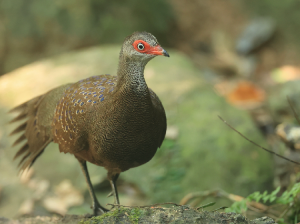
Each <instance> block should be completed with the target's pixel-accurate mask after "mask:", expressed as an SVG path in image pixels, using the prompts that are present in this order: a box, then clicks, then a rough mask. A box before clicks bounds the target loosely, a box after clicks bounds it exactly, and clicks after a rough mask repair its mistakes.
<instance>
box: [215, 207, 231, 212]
mask: <svg viewBox="0 0 300 224" xmlns="http://www.w3.org/2000/svg"><path fill="white" fill-rule="evenodd" d="M226 208H228V207H226V206H223V207H220V208H217V209H215V210H212V211H211V212H216V211H219V210H221V209H226Z"/></svg>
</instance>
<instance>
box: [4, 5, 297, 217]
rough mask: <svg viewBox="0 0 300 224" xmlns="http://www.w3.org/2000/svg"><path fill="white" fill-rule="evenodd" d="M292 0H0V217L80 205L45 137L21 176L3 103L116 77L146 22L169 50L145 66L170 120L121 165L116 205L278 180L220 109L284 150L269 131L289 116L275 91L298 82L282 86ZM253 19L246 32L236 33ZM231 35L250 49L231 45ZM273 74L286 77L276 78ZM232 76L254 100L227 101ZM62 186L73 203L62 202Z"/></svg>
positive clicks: (292, 47) (96, 176)
mask: <svg viewBox="0 0 300 224" xmlns="http://www.w3.org/2000/svg"><path fill="white" fill-rule="evenodd" d="M298 5H299V1H296V0H288V1H271V0H268V1H267V0H266V1H259V0H255V1H246V0H243V1H241V0H230V1H223V0H212V1H206V0H189V1H181V0H151V1H150V0H145V1H138V0H122V1H121V0H118V1H104V0H86V1H79V0H65V1H59V0H43V1H40V0H28V1H22V0H15V1H9V0H0V75H2V76H0V216H5V217H8V218H12V217H17V216H22V215H25V216H26V215H49V214H53V213H55V214H66V213H69V214H84V213H88V212H90V208H89V207H90V199H89V195H88V192H87V187H86V184H85V182H84V178H83V175H82V173H81V171H80V168H79V166H78V164H77V161H76V160H75V159H74V158H73V156H72V155H65V154H59V151H58V147H57V145H55V144H51V145H50V146H49V147H48V148H47V149H46V150H45V152H44V154H43V155H42V156H41V157H40V158H39V159H38V160H37V162H36V163H35V165H34V166H33V169H32V171H31V173H29V174H28V175H27V176H25V177H23V179H19V177H18V176H17V162H13V156H14V154H15V152H16V150H17V148H16V147H14V148H12V147H11V146H10V145H11V143H12V142H13V139H14V138H11V137H9V132H10V131H11V130H12V128H13V127H11V126H8V125H7V123H8V121H9V119H11V117H12V115H9V114H7V111H8V110H9V109H10V108H12V107H13V106H16V105H18V104H19V103H22V102H24V101H26V100H29V99H30V98H32V97H34V96H36V95H38V94H42V93H43V92H45V91H47V90H48V89H51V88H54V87H55V86H58V85H61V84H64V83H67V82H75V81H76V80H79V79H81V78H84V77H88V76H91V75H95V74H113V75H115V74H116V69H117V67H116V66H117V62H118V61H117V60H118V52H119V50H120V47H121V44H122V41H123V40H124V38H125V37H126V36H128V35H130V34H131V33H132V32H134V31H148V32H151V33H152V34H153V35H155V36H156V37H157V39H158V41H159V42H160V44H161V45H162V46H163V47H164V48H166V49H167V50H168V52H169V53H170V56H171V57H170V58H168V59H167V58H160V57H159V58H155V59H154V60H153V61H151V62H150V63H149V65H148V66H147V68H146V71H145V76H146V79H147V83H148V86H149V87H150V88H152V89H153V90H154V91H155V92H156V93H157V95H158V96H159V97H160V99H161V100H162V102H163V104H164V106H165V108H166V112H167V117H168V126H169V127H170V128H169V130H168V131H169V134H168V136H167V138H166V140H165V141H164V143H163V145H162V147H161V149H159V150H158V152H157V154H156V156H155V157H154V159H153V160H152V161H150V162H149V163H147V164H145V165H143V166H141V167H138V168H134V169H132V170H129V171H127V172H125V173H122V174H121V178H120V180H119V185H120V186H119V188H120V194H121V204H125V205H144V204H147V203H158V202H167V201H172V202H176V203H179V202H180V201H181V199H183V198H184V197H185V196H186V195H187V194H189V193H192V192H201V191H206V190H214V189H222V190H224V191H226V192H229V193H232V194H236V195H240V196H243V197H245V196H247V195H249V194H250V193H252V192H254V191H264V190H272V189H274V187H277V186H282V187H287V186H288V185H289V184H290V183H291V182H293V181H295V178H294V179H293V178H290V175H291V173H289V172H287V171H286V170H285V168H282V166H281V168H280V169H279V168H278V166H277V165H278V162H277V160H276V161H275V160H274V158H273V157H272V156H271V155H270V154H268V153H266V152H265V151H263V150H261V149H258V148H256V147H255V146H253V145H252V144H250V143H249V142H247V141H246V140H244V139H243V138H241V137H240V136H239V135H237V134H236V133H235V132H234V131H232V130H230V129H229V128H228V127H226V125H225V124H224V123H222V121H221V120H219V118H218V115H220V116H222V117H223V118H224V119H226V120H227V121H228V122H229V123H230V124H231V125H233V126H234V127H235V128H236V129H238V130H239V131H240V132H242V133H244V134H245V135H246V136H247V137H249V138H250V139H252V140H253V141H255V142H257V143H258V144H261V145H263V146H266V147H271V148H272V149H273V150H274V147H275V146H276V147H275V148H276V149H277V148H279V149H278V150H279V151H280V152H282V153H285V155H286V154H288V152H285V151H284V147H283V143H281V142H280V141H278V140H273V138H275V135H274V131H275V126H276V125H277V124H278V123H281V122H283V121H290V122H294V118H293V116H292V114H291V112H290V111H289V108H288V103H287V102H286V100H285V97H286V95H289V96H291V97H292V98H295V99H296V98H297V96H298V92H297V91H298V90H297V88H290V87H289V85H295V84H291V83H296V81H295V80H296V79H298V76H297V75H299V71H300V70H298V69H299V68H298V66H299V52H300V51H299V50H300V48H299V46H300V45H299V41H298V36H299V35H298V33H299V29H298V27H299V23H300V22H299V21H300V14H299V12H298V10H297V9H298ZM287 14H288V16H287ZM257 18H258V19H261V18H263V19H266V20H267V21H271V22H270V23H264V22H261V21H262V20H257ZM257 21H259V22H257ZM251 24H254V31H253V29H252V33H251V32H250V34H249V35H246V36H247V38H248V39H247V38H245V35H244V36H243V35H242V34H243V32H245V30H246V29H247V27H248V26H249V25H251ZM262 24H267V25H265V26H263V25H262ZM270 24H271V25H270ZM250 31H251V30H250ZM257 34H258V36H259V37H257ZM243 38H244V39H243ZM251 38H252V39H251ZM255 38H256V39H255ZM239 41H242V43H246V44H248V45H249V46H250V47H249V49H251V50H249V51H247V52H246V53H245V51H243V52H239V50H238V47H237V45H238V43H239ZM248 45H247V46H248ZM284 66H290V67H288V68H289V69H290V70H284V69H282V68H283V67H284ZM284 68H285V67H284ZM275 71H277V73H276V72H275ZM278 71H279V72H278ZM286 72H287V73H286ZM293 72H294V73H295V74H296V75H295V74H294V73H293ZM275 73H276V74H279V75H282V77H286V76H285V75H286V74H287V75H290V74H291V73H293V74H294V76H293V77H296V78H294V79H293V81H290V80H285V79H284V78H283V79H284V80H283V81H282V80H281V81H278V79H277V78H276V77H277V76H276V77H275V76H274V75H273V74H275ZM241 80H242V81H247V82H249V83H253V85H255V86H258V87H259V88H260V90H259V91H260V92H262V93H263V94H262V95H263V97H262V99H260V100H258V102H256V101H255V100H254V101H255V102H254V101H253V100H252V98H251V99H250V101H251V102H250V103H252V104H255V105H254V106H253V105H252V104H251V105H250V106H249V105H248V104H247V103H248V101H247V99H246V100H244V99H242V100H241V101H243V102H240V101H238V102H236V101H234V100H233V98H234V99H235V97H233V95H232V94H233V92H234V91H233V90H234V89H235V88H237V87H236V85H238V83H239V82H240V81H241ZM260 92H259V93H260ZM231 93H232V94H231ZM251 94H252V93H251ZM251 97H252V95H251ZM279 99H280V100H279ZM244 101H247V102H244ZM252 101H253V102H254V103H253V102H252ZM241 104H242V106H241ZM244 104H247V105H244ZM90 169H91V171H90V172H91V177H92V181H93V183H94V184H95V186H96V189H97V194H98V199H99V201H100V203H101V202H102V204H106V203H111V202H112V198H108V199H107V198H106V197H105V196H106V195H107V194H108V193H109V191H110V189H109V186H108V183H107V182H106V181H105V176H106V172H105V170H104V169H103V168H101V167H96V166H93V165H90ZM295 173H296V172H294V171H293V172H292V174H293V175H295ZM283 175H284V178H283ZM283 179H285V180H286V181H285V182H284V181H283ZM65 180H67V184H66V182H64V181H65ZM292 180H293V181H292ZM68 181H69V182H68ZM62 183H65V185H63V184H62ZM64 187H65V188H66V189H67V190H65V191H64V190H63V189H65V188H64ZM68 195H69V197H71V198H76V200H77V201H76V200H75V202H74V201H73V202H69V201H68V200H69V199H68ZM64 198H65V199H64ZM83 198H84V200H83ZM210 201H217V204H216V205H215V207H216V208H217V207H222V206H230V204H231V203H232V202H231V201H230V200H228V199H224V198H222V199H219V198H210V199H207V200H206V201H201V202H200V201H199V202H197V203H194V204H193V205H194V206H196V205H200V204H203V203H206V202H210ZM51 203H52V204H51ZM49 204H50V205H49ZM60 206H61V207H60ZM55 208H56V209H55ZM252 215H253V214H252ZM259 215H260V214H258V215H257V216H259Z"/></svg>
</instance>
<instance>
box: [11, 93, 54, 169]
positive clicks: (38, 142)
mask: <svg viewBox="0 0 300 224" xmlns="http://www.w3.org/2000/svg"><path fill="white" fill-rule="evenodd" d="M43 98H44V95H41V96H38V97H36V98H34V99H32V100H30V101H27V102H25V103H23V104H21V105H19V106H17V107H15V108H13V109H12V110H10V111H9V112H17V113H19V114H18V115H17V116H16V117H15V118H14V119H12V120H11V121H10V123H14V122H17V121H21V120H23V119H26V121H25V122H23V123H21V124H20V125H19V126H18V127H17V128H15V129H14V130H13V131H12V132H11V133H10V135H15V134H17V133H20V132H23V133H22V134H21V135H20V136H19V137H18V139H17V140H15V142H14V143H13V146H15V145H17V144H19V143H21V142H23V141H25V140H27V141H26V142H25V143H24V145H22V147H21V148H20V149H19V150H18V151H17V153H16V155H15V157H14V159H16V158H19V157H20V156H21V157H22V158H21V160H20V162H19V167H20V172H22V171H24V170H25V169H27V168H29V167H30V166H32V164H33V163H34V162H35V160H36V159H37V158H38V156H39V155H41V154H42V152H43V151H44V149H45V148H46V146H47V145H48V144H49V143H50V142H51V141H52V138H51V136H49V133H47V132H45V130H44V128H43V127H42V126H39V124H38V123H37V120H38V110H39V105H40V102H41V101H42V100H43Z"/></svg>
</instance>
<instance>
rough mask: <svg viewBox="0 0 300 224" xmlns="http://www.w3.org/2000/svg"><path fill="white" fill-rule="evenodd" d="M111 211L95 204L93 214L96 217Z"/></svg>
mask: <svg viewBox="0 0 300 224" xmlns="http://www.w3.org/2000/svg"><path fill="white" fill-rule="evenodd" d="M108 211H109V210H108V209H106V208H104V207H102V206H101V205H100V204H99V203H95V204H94V206H93V212H94V214H93V215H94V216H98V215H103V214H104V213H105V212H108Z"/></svg>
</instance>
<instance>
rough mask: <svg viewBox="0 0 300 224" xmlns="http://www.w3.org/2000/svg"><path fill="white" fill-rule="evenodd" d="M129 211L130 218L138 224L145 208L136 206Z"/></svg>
mask: <svg viewBox="0 0 300 224" xmlns="http://www.w3.org/2000/svg"><path fill="white" fill-rule="evenodd" d="M128 211H129V212H130V213H129V217H128V218H129V220H130V221H131V222H132V223H134V224H137V223H138V222H139V220H140V218H141V216H143V215H144V212H145V211H144V210H141V209H139V208H134V209H131V210H128Z"/></svg>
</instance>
